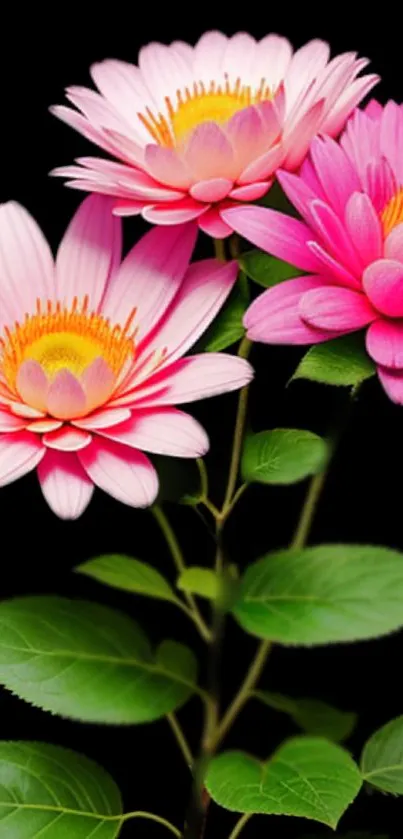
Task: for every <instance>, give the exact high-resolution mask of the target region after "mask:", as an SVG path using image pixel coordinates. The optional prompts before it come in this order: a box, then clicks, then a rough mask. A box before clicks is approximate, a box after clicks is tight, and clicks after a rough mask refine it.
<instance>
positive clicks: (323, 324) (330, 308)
mask: <svg viewBox="0 0 403 839" xmlns="http://www.w3.org/2000/svg"><path fill="white" fill-rule="evenodd" d="M299 313H300V316H301V318H302V319H303V320H304V321H305V323H308V324H309V326H314V327H315V328H316V329H328V330H332V331H335V332H348V331H351V330H355V329H361V327H363V326H367V324H368V323H371V321H372V320H374V318H375V317H376V312H375V311H374V309H373V308H372V306H371V305H370V303H369V302H368V300H367V298H366V297H365V295H364V294H360V293H359V292H357V291H351V289H349V288H336V286H331V287H328V288H316V289H312V291H308V292H307V293H306V294H304V295H303V296H302V298H301V300H300V304H299Z"/></svg>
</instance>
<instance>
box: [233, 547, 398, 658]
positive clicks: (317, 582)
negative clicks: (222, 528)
mask: <svg viewBox="0 0 403 839" xmlns="http://www.w3.org/2000/svg"><path fill="white" fill-rule="evenodd" d="M234 614H235V616H236V617H237V619H238V621H239V623H240V624H241V626H242V627H243V628H244V629H246V630H247V631H248V632H251V633H252V634H253V635H257V636H258V637H259V638H267V639H269V640H272V641H279V642H280V643H283V644H300V645H309V644H329V643H332V642H340V641H357V640H359V639H362V638H377V637H380V636H382V635H387V634H388V633H389V632H393V631H394V630H396V629H399V627H401V626H403V555H402V554H401V553H398V552H397V551H393V550H390V549H389V548H382V547H375V546H373V545H319V546H318V547H315V548H306V549H304V550H288V551H279V552H275V553H272V554H269V555H267V556H265V557H263V559H260V560H258V562H255V563H254V564H253V565H250V566H249V568H248V569H247V570H246V573H245V574H244V577H243V579H242V581H241V583H240V589H239V599H238V601H237V602H236V604H235V607H234Z"/></svg>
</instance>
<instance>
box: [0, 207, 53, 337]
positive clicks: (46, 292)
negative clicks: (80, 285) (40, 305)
mask: <svg viewBox="0 0 403 839" xmlns="http://www.w3.org/2000/svg"><path fill="white" fill-rule="evenodd" d="M38 298H39V299H40V300H44V301H46V300H53V298H54V263H53V257H52V253H51V251H50V248H49V245H48V244H47V242H46V240H45V238H44V236H43V234H42V232H41V230H40V229H39V227H38V225H37V224H36V222H35V221H34V220H33V218H32V217H31V216H30V215H29V213H27V211H26V210H25V209H24V207H21V205H20V204H17V203H15V202H14V201H9V202H8V203H7V204H2V205H0V328H1V329H2V328H3V326H4V325H8V326H13V325H14V321H16V320H18V321H19V322H21V321H22V320H23V319H24V315H25V312H28V313H31V312H35V311H36V301H37V299H38Z"/></svg>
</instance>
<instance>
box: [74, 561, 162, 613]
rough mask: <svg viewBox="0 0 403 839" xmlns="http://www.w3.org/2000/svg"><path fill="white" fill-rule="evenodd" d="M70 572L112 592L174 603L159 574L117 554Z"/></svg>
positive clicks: (148, 567)
mask: <svg viewBox="0 0 403 839" xmlns="http://www.w3.org/2000/svg"><path fill="white" fill-rule="evenodd" d="M74 570H75V571H78V573H79V574H85V575H86V576H87V577H92V578H93V579H94V580H97V581H98V582H99V583H105V585H107V586H111V587H112V588H118V589H121V590H122V591H130V592H131V593H132V594H143V595H145V596H146V597H156V598H158V599H160V600H170V601H173V602H174V603H176V602H177V598H176V597H175V594H174V592H173V591H172V589H171V586H170V585H169V583H167V581H166V580H165V579H164V577H163V576H162V574H160V572H159V571H157V570H156V569H155V568H153V566H152V565H148V564H147V563H146V562H140V561H139V560H138V559H131V558H130V557H128V556H122V555H121V554H105V555H104V556H97V557H96V558H95V559H89V560H88V561H87V562H83V563H82V564H81V565H77V567H76V568H75V569H74Z"/></svg>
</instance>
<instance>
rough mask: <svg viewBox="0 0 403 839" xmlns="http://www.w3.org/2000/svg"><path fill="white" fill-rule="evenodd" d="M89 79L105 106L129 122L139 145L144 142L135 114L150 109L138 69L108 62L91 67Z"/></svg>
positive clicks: (141, 126) (130, 65)
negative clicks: (108, 105) (99, 92)
mask: <svg viewBox="0 0 403 839" xmlns="http://www.w3.org/2000/svg"><path fill="white" fill-rule="evenodd" d="M91 76H92V78H93V80H94V82H95V84H96V85H97V87H98V88H99V90H100V91H101V93H102V94H103V96H105V98H106V99H107V100H108V102H110V104H111V105H112V106H113V107H114V108H116V110H117V111H118V112H119V114H120V115H121V117H123V119H124V120H127V121H128V122H130V125H131V127H132V129H134V130H135V132H136V134H138V135H139V141H140V142H141V141H145V140H147V138H148V137H149V133H148V131H147V129H146V128H145V126H143V124H142V122H141V121H140V120H139V118H138V116H137V114H138V111H143V110H145V107H146V105H150V93H149V91H148V89H147V87H146V85H145V84H144V82H143V79H142V75H141V72H140V70H139V69H138V67H135V66H134V65H133V64H128V63H127V62H126V61H116V60H111V59H108V60H106V61H101V62H99V63H97V64H93V65H92V67H91Z"/></svg>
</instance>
